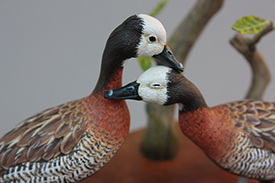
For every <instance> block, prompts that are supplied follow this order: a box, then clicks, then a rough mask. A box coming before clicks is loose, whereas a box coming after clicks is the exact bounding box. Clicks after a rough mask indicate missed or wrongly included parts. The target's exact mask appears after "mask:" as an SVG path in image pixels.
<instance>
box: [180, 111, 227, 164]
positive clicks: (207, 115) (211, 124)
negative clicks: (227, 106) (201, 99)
mask: <svg viewBox="0 0 275 183" xmlns="http://www.w3.org/2000/svg"><path fill="white" fill-rule="evenodd" d="M225 119H226V117H225V118H223V117H222V115H221V113H219V112H218V111H215V110H213V109H211V108H198V109H196V110H194V111H192V112H182V111H181V112H180V113H179V125H180V128H181V130H182V132H183V133H184V134H185V135H186V136H187V137H188V138H189V139H190V140H192V141H193V142H194V143H195V144H196V145H198V146H199V147H200V148H201V149H202V150H203V151H204V152H205V153H206V155H208V156H209V157H210V158H211V159H212V160H214V161H215V160H218V159H219V158H220V157H221V156H223V155H224V152H225V150H226V149H225V147H228V146H229V144H230V135H231V133H230V130H227V127H226V125H227V123H226V120H225ZM223 120H224V121H223Z"/></svg>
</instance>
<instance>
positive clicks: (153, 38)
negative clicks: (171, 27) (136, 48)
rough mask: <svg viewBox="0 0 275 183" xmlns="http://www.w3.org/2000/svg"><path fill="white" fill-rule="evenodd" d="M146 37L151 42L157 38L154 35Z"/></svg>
mask: <svg viewBox="0 0 275 183" xmlns="http://www.w3.org/2000/svg"><path fill="white" fill-rule="evenodd" d="M148 39H149V42H151V43H153V42H156V41H157V38H156V36H152V35H151V36H149V37H148Z"/></svg>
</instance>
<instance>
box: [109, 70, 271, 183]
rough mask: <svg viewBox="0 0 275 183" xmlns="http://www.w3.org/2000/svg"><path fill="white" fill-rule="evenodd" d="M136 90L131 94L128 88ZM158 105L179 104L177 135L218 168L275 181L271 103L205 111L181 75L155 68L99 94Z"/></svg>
mask: <svg viewBox="0 0 275 183" xmlns="http://www.w3.org/2000/svg"><path fill="white" fill-rule="evenodd" d="M130 87H135V89H132V93H129V92H128V93H127V92H125V91H127V88H128V90H129V88H130ZM104 95H105V97H106V98H111V99H124V98H127V99H135V100H143V101H146V102H150V103H154V104H158V105H171V104H175V103H177V104H179V125H180V128H181V130H182V132H183V133H184V134H185V135H186V136H187V137H188V138H189V139H190V140H192V141H193V142H194V143H195V144H196V145H198V146H199V147H200V148H201V149H202V150H203V151H204V153H205V154H206V155H207V156H208V157H209V158H210V159H211V160H212V161H213V162H215V163H216V164H217V165H218V166H219V167H221V168H223V169H225V170H227V171H229V172H231V173H234V174H236V175H240V176H244V177H247V178H253V179H258V180H259V181H261V182H272V181H273V180H274V179H275V102H270V101H263V100H240V101H235V102H230V103H226V104H222V105H218V106H215V107H212V108H210V107H208V106H207V104H206V102H205V100H204V98H203V96H202V94H201V93H200V91H199V90H198V89H197V87H196V86H195V85H194V84H193V83H192V82H190V81H189V80H188V79H187V78H185V77H184V76H183V75H182V74H181V73H178V72H176V71H174V70H173V69H171V68H168V67H164V66H157V67H153V68H150V69H148V70H147V71H145V72H144V73H143V74H142V75H141V76H140V77H139V79H138V80H137V81H134V82H133V83H130V84H128V85H126V86H125V87H122V88H119V89H115V90H112V92H105V93H104Z"/></svg>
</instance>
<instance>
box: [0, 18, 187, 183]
mask: <svg viewBox="0 0 275 183" xmlns="http://www.w3.org/2000/svg"><path fill="white" fill-rule="evenodd" d="M148 26H149V28H148ZM150 36H153V37H155V38H156V41H154V40H153V41H151V40H150V39H149V38H147V37H150ZM144 42H148V44H145V43H144ZM151 48H154V49H151ZM165 52H169V53H171V51H170V50H168V49H167V48H166V32H165V29H164V27H163V26H162V24H161V23H160V22H159V21H158V20H156V19H155V18H153V17H150V16H148V15H144V14H139V15H133V16H130V17H129V18H127V19H126V20H125V21H124V22H122V24H120V25H119V26H118V27H117V28H116V29H115V30H114V31H113V32H112V33H111V35H110V37H109V38H108V40H107V43H106V46H105V49H104V52H103V56H102V64H101V71H100V76H99V79H98V82H97V84H96V86H95V88H94V90H93V92H92V93H91V94H90V95H89V96H87V97H85V98H82V99H78V100H75V101H72V102H68V103H65V104H62V105H59V106H56V107H52V108H50V109H47V110H45V111H42V112H41V113H38V114H36V115H34V116H31V117H29V118H27V119H26V120H24V121H23V122H21V123H20V124H18V125H17V126H16V127H15V128H14V129H12V130H11V131H10V132H8V133H7V134H6V135H4V136H3V137H2V138H1V139H0V182H5V183H8V182H9V183H15V182H33V183H36V182H45V183H46V182H55V183H59V182H60V183H61V182H62V183H63V182H78V181H80V180H82V179H84V178H86V177H88V176H91V175H93V174H94V173H96V172H97V171H98V170H100V169H101V168H102V167H103V166H104V165H105V164H106V163H107V162H108V161H109V160H110V159H111V158H112V157H113V156H114V155H115V153H116V152H117V151H118V150H119V148H120V147H121V145H122V144H123V142H124V141H125V139H126V137H127V135H128V132H129V126H130V115H129V111H128V108H127V105H126V102H125V101H123V100H122V101H117V100H106V99H105V98H104V97H103V93H104V91H106V90H110V89H112V88H118V87H121V86H122V72H123V67H124V62H125V61H126V60H127V59H129V58H132V57H139V56H154V57H159V56H160V61H163V62H165V63H167V64H168V65H171V66H172V67H174V68H176V69H178V70H179V71H182V69H183V68H182V65H181V64H180V63H179V62H178V61H177V60H175V58H174V56H173V54H169V55H165Z"/></svg>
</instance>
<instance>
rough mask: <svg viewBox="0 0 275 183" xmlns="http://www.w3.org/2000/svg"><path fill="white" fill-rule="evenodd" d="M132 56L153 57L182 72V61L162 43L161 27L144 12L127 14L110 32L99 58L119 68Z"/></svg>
mask: <svg viewBox="0 0 275 183" xmlns="http://www.w3.org/2000/svg"><path fill="white" fill-rule="evenodd" d="M134 57H154V58H157V59H158V60H160V61H161V62H163V63H165V64H166V65H168V66H169V67H172V68H174V69H175V70H177V71H180V72H182V71H183V66H182V64H181V63H180V62H179V61H178V60H177V59H176V58H175V57H174V55H173V53H172V51H171V50H170V49H169V48H168V47H167V46H166V31H165V28H164V27H163V25H162V24H161V23H160V21H158V20H157V19H156V18H154V17H151V16H149V15H146V14H136V15H132V16H130V17H129V18H127V19H126V20H125V21H124V22H122V23H121V24H120V25H119V26H118V27H117V28H116V29H115V30H114V31H113V32H112V33H111V35H110V37H109V38H108V40H107V43H106V47H105V50H104V53H103V59H102V60H103V62H104V61H106V60H107V61H109V62H110V61H113V62H116V63H117V64H120V66H121V67H123V64H124V61H125V60H127V59H129V58H134ZM119 62H120V63H119Z"/></svg>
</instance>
